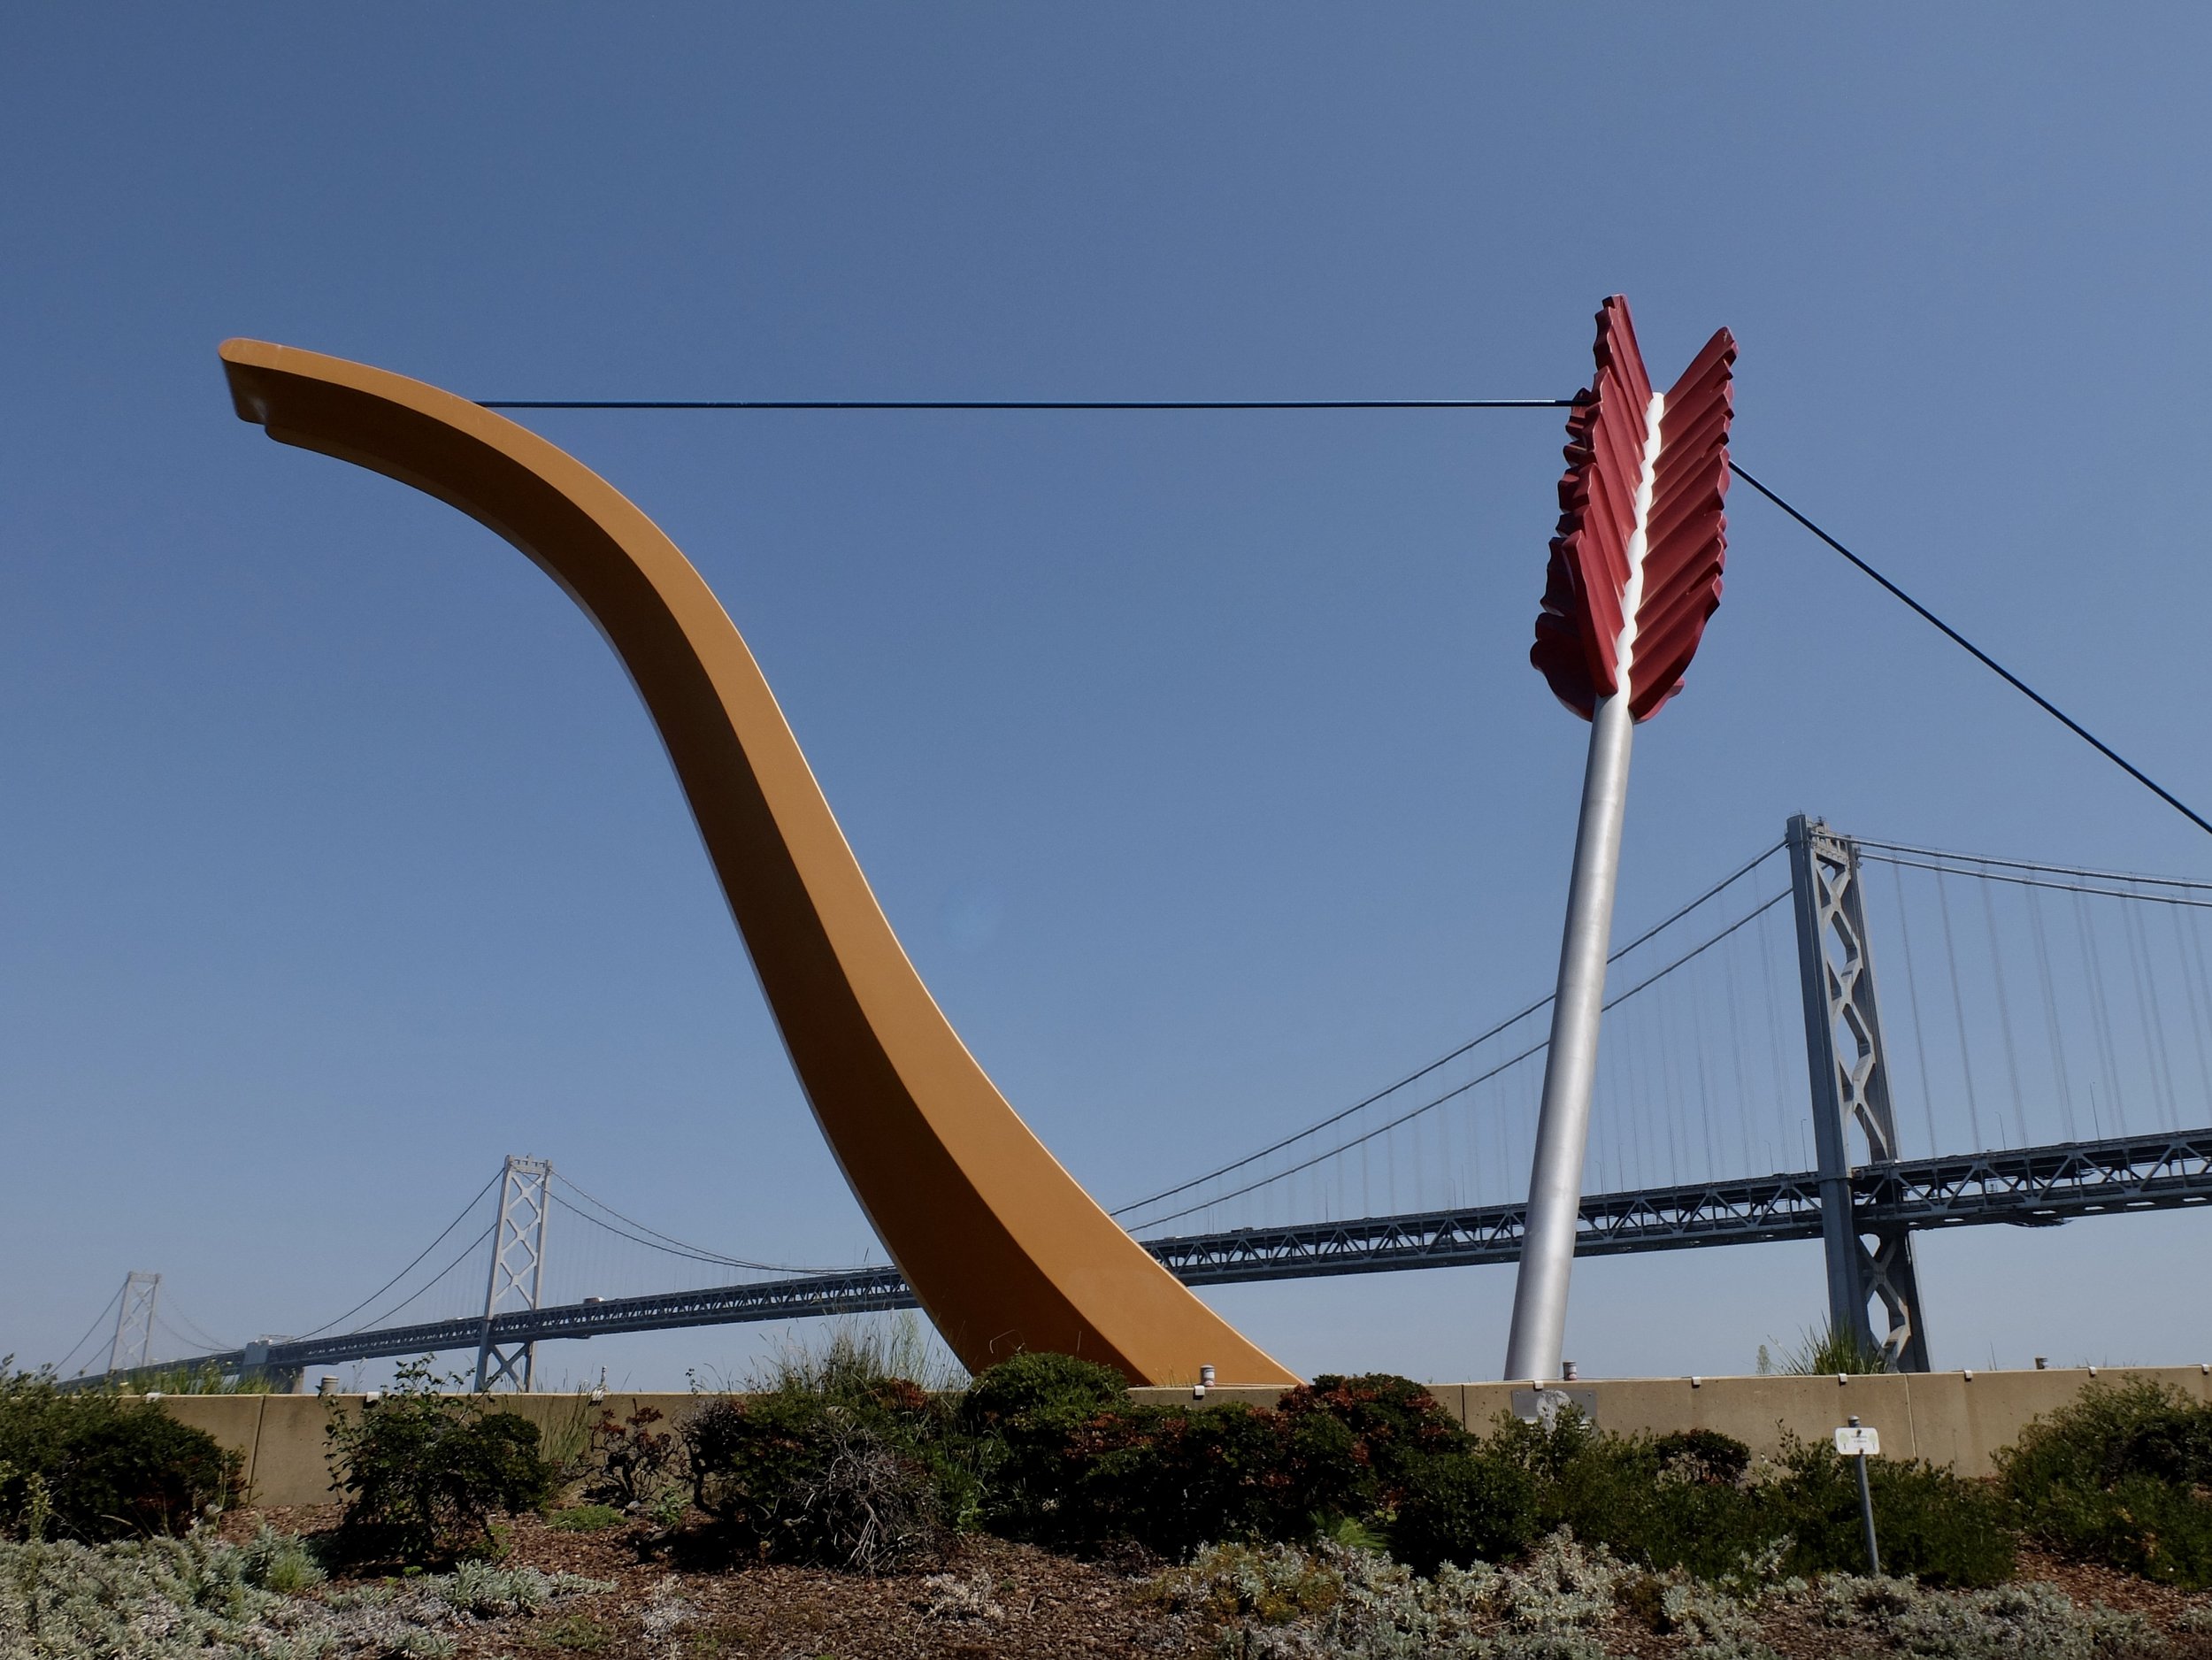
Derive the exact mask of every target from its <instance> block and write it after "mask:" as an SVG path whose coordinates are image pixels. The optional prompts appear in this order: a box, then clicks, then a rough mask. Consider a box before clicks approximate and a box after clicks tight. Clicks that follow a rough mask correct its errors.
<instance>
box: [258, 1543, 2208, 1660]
mask: <svg viewBox="0 0 2212 1660" xmlns="http://www.w3.org/2000/svg"><path fill="white" fill-rule="evenodd" d="M336 1520H337V1512H336V1510H334V1509H316V1510H264V1511H259V1512H255V1511H239V1512H234V1513H233V1514H231V1515H230V1516H228V1517H227V1518H225V1526H224V1532H225V1533H227V1534H232V1535H233V1536H237V1537H242V1536H244V1535H246V1534H249V1533H251V1532H252V1531H253V1528H254V1527H255V1526H257V1525H258V1524H259V1523H260V1522H262V1521H267V1522H269V1523H270V1524H272V1525H273V1526H275V1527H277V1528H278V1529H279V1530H280V1531H283V1532H288V1533H303V1534H313V1533H320V1532H323V1531H324V1530H326V1529H327V1528H329V1527H330V1526H333V1525H334V1523H335V1522H336ZM504 1526H506V1527H507V1528H508V1530H509V1531H508V1534H507V1540H508V1545H509V1554H508V1555H507V1556H505V1558H504V1559H503V1564H502V1565H506V1566H529V1567H534V1568H537V1569H540V1570H541V1571H542V1572H547V1573H563V1572H565V1573H574V1574H581V1575H583V1576H585V1577H587V1578H589V1579H605V1580H610V1581H611V1582H612V1585H613V1588H612V1589H611V1590H608V1591H603V1592H598V1593H595V1594H592V1595H586V1596H581V1597H578V1598H575V1599H572V1600H570V1601H567V1602H564V1603H563V1604H562V1605H561V1606H560V1607H559V1608H558V1609H557V1610H547V1611H544V1612H541V1613H540V1614H538V1615H536V1616H534V1617H516V1618H507V1619H496V1620H486V1621H482V1622H480V1623H478V1624H475V1625H468V1626H464V1627H461V1628H459V1630H457V1631H456V1632H453V1633H452V1634H454V1635H455V1636H456V1637H457V1641H458V1649H457V1656H456V1660H554V1657H555V1656H562V1655H587V1656H601V1657H602V1660H1104V1657H1106V1656H1132V1657H1133V1660H1135V1657H1142V1660H1177V1657H1179V1656H1207V1655H1210V1654H1212V1653H1213V1652H1214V1640H1213V1633H1210V1632H1209V1631H1206V1630H1204V1629H1202V1628H1200V1627H1198V1626H1196V1625H1194V1624H1193V1623H1192V1622H1190V1621H1188V1620H1187V1619H1185V1618H1181V1617H1179V1616H1177V1615H1174V1614H1172V1613H1171V1612H1169V1611H1168V1610H1164V1609H1163V1608H1162V1607H1161V1606H1159V1605H1158V1604H1157V1603H1156V1602H1153V1601H1151V1600H1149V1599H1148V1598H1147V1597H1146V1596H1145V1595H1143V1593H1144V1590H1145V1587H1146V1586H1147V1585H1148V1583H1149V1582H1150V1580H1151V1579H1152V1578H1153V1576H1154V1575H1155V1574H1156V1572H1158V1571H1159V1569H1160V1567H1161V1566H1162V1564H1160V1563H1159V1562H1157V1561H1156V1560H1153V1559H1149V1558H1147V1557H1144V1556H1141V1555H1133V1556H1129V1557H1126V1558H1121V1559H1106V1560H1090V1561H1087V1560H1081V1559H1078V1558H1073V1557H1069V1556H1056V1555H1054V1554H1052V1553H1050V1552H1048V1551H1044V1550H1040V1549H1036V1548H1034V1547H1033V1546H1029V1545H1018V1544H1011V1543H1009V1542H1007V1541H1004V1540H999V1539H992V1538H989V1537H987V1536H983V1535H970V1536H968V1537H965V1538H964V1539H962V1540H961V1541H958V1543H957V1545H956V1548H955V1549H954V1552H953V1554H952V1556H950V1557H949V1559H948V1560H947V1561H945V1562H944V1563H942V1564H937V1565H935V1566H933V1567H932V1568H928V1569H924V1570H917V1571H915V1572H905V1573H896V1574H887V1575H885V1576H884V1577H882V1578H879V1579H870V1578H866V1577H864V1576H861V1575H856V1574H843V1573H832V1572H821V1571H818V1570H813V1569H805V1568H791V1567H782V1566H778V1565H775V1564H761V1563H745V1562H736V1563H733V1562H728V1561H726V1560H722V1561H714V1560H700V1559H698V1558H697V1556H696V1555H695V1554H694V1555H693V1556H691V1557H689V1558H688V1559H687V1558H684V1557H672V1556H670V1555H669V1554H668V1553H667V1552H666V1551H665V1550H664V1549H656V1548H655V1546H654V1544H653V1541H652V1538H651V1534H650V1532H649V1530H648V1529H646V1528H644V1527H642V1526H631V1525H627V1524H626V1525H623V1526H617V1527H612V1528H609V1529H607V1530H605V1531H604V1532H601V1533H571V1532H566V1531H564V1530H561V1529H557V1528H554V1527H551V1526H548V1525H547V1523H546V1522H545V1520H544V1519H543V1518H540V1517H534V1516H533V1517H518V1518H514V1519H513V1520H512V1521H511V1522H510V1523H507V1524H504ZM2021 1570H2022V1574H2023V1577H2024V1578H2030V1579H2045V1580H2048V1581H2050V1582H2051V1583H2052V1584H2054V1585H2055V1586H2056V1587H2058V1588H2059V1589H2060V1590H2062V1591H2063V1592H2064V1593H2065V1594H2066V1595H2068V1596H2069V1597H2070V1598H2071V1599H2073V1601H2074V1602H2076V1603H2078V1604H2080V1605H2082V1606H2084V1607H2086V1606H2088V1605H2090V1604H2093V1603H2099V1602H2101V1603H2103V1604H2104V1605H2105V1606H2106V1607H2108V1608H2113V1609H2118V1610H2124V1611H2127V1612H2131V1613H2139V1614H2142V1615H2144V1616H2146V1617H2147V1618H2148V1619H2149V1620H2150V1621H2151V1622H2152V1623H2153V1624H2154V1625H2156V1626H2157V1627H2158V1628H2159V1629H2160V1630H2162V1631H2168V1632H2170V1631H2172V1630H2173V1628H2174V1622H2175V1621H2176V1619H2177V1618H2179V1617H2180V1616H2181V1615H2183V1614H2184V1613H2185V1612H2187V1611H2189V1610H2193V1609H2202V1608H2205V1607H2207V1606H2212V1596H2207V1595H2204V1594H2202V1593H2195V1594H2192V1593H2188V1592H2184V1591H2177V1590H2174V1589H2172V1588H2171V1587H2166V1586H2160V1585H2154V1584H2152V1583H2150V1582H2148V1581H2147V1580H2144V1579H2136V1578H2134V1577H2133V1576H2131V1575H2129V1574H2124V1573H2119V1572H2114V1571H2113V1570H2110V1569H2106V1568H2098V1567H2089V1566H2084V1565H2082V1564H2076V1563H2069V1562H2061V1561H2059V1560H2057V1559H2055V1558H2053V1557H2049V1556H2041V1555H2039V1554H2037V1553H2035V1552H2032V1551H2028V1552H2024V1553H2023V1554H2022V1557H2021ZM672 1608H679V1609H680V1610H681V1618H679V1619H677V1620H675V1621H673V1622H670V1621H669V1620H668V1618H667V1612H668V1610H670V1609H672ZM449 1629H450V1628H449ZM1763 1635H1764V1636H1765V1639H1766V1641H1768V1642H1770V1644H1772V1645H1773V1646H1774V1648H1776V1649H1778V1651H1779V1652H1780V1653H1782V1654H1783V1655H1785V1656H1792V1660H1798V1657H1799V1656H1802V1657H1803V1660H1816V1657H1821V1660H1824V1657H1825V1656H1838V1655H1842V1654H1846V1653H1857V1652H1863V1650H1858V1649H1854V1648H1850V1647H1849V1645H1848V1642H1847V1640H1846V1642H1845V1646H1843V1647H1840V1648H1839V1635H1840V1634H1839V1633H1835V1632H1832V1631H1824V1630H1820V1629H1817V1628H1815V1627H1811V1626H1809V1625H1808V1626H1800V1625H1791V1624H1789V1623H1786V1622H1783V1623H1778V1624H1774V1625H1770V1626H1769V1627H1768V1629H1766V1630H1765V1632H1764V1633H1763ZM1601 1637H1602V1641H1604V1642H1605V1644H1606V1646H1607V1648H1609V1649H1610V1650H1611V1651H1613V1652H1615V1653H1617V1654H1621V1655H1624V1656H1630V1655H1632V1656H1651V1657H1653V1660H1657V1657H1658V1656H1673V1655H1676V1654H1678V1653H1679V1651H1680V1649H1681V1647H1682V1644H1681V1642H1680V1641H1678V1640H1676V1639H1671V1638H1668V1637H1661V1636H1656V1635H1655V1634H1654V1633H1651V1632H1650V1631H1649V1630H1647V1629H1646V1628H1644V1627H1642V1626H1641V1625H1639V1624H1637V1623H1636V1622H1634V1621H1632V1620H1631V1619H1629V1618H1626V1617H1625V1616H1624V1617H1623V1618H1620V1619H1618V1620H1617V1621H1615V1622H1614V1625H1613V1627H1612V1628H1611V1629H1609V1630H1608V1631H1606V1632H1604V1633H1601ZM2170 1653H2171V1655H2172V1656H2174V1660H2193V1657H2197V1656H2202V1657H2203V1660H2212V1636H2200V1635H2185V1636H2177V1638H2175V1639H2174V1647H2173V1648H2172V1649H2171V1650H2170Z"/></svg>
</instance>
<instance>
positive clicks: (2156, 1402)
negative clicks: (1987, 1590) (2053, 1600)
mask: <svg viewBox="0 0 2212 1660" xmlns="http://www.w3.org/2000/svg"><path fill="white" fill-rule="evenodd" d="M1998 1469H1999V1479H2000V1480H2001V1483H2002V1484H2003V1487H2004V1490H2005V1493H2006V1495H2007V1496H2008V1498H2009V1499H2010V1500H2011V1502H2012V1503H2013V1505H2014V1506H2015V1507H2016V1511H2017V1514H2018V1516H2019V1518H2020V1523H2021V1526H2023V1527H2024V1529H2025V1530H2026V1531H2027V1532H2028V1533H2029V1534H2030V1535H2031V1536H2032V1537H2033V1538H2034V1539H2036V1540H2037V1541H2039V1543H2041V1544H2043V1545H2045V1546H2047V1548H2049V1549H2053V1550H2055V1551H2059V1552H2061V1553H2062V1554H2064V1555H2067V1556H2076V1557H2079V1558H2084V1559H2086V1560H2089V1561H2093V1562H2102V1563H2107V1564H2110V1565H2111V1566H2113V1567H2116V1568H2124V1569H2125V1570H2127V1571H2128V1572H2131V1573H2139V1574H2142V1575H2144V1576H2145V1577H2146V1578H2147V1579H2158V1580H2162V1581H2164V1582H2165V1583H2167V1584H2170V1585H2179V1586H2186V1587H2191V1588H2193V1589H2199V1590H2201V1589H2205V1588H2208V1587H2212V1406H2207V1405H2203V1404H2200V1403H2196V1402H2193V1401H2191V1400H2189V1399H2188V1398H2187V1397H2186V1396H2185V1395H2182V1394H2180V1393H2179V1392H2178V1391H2177V1390H2175V1389H2173V1388H2171V1387H2168V1386H2166V1385H2163V1384H2160V1383H2157V1382H2154V1381H2153V1380H2151V1379H2140V1380H2137V1381H2134V1382H2130V1383H2124V1384H2120V1385H2117V1386H2115V1385H2111V1384H2106V1383H2093V1384H2091V1385H2090V1386H2089V1387H2087V1388H2085V1389H2084V1390H2083V1391H2082V1393H2081V1395H2080V1396H2079V1397H2078V1399H2077V1400H2076V1401H2075V1402H2074V1403H2072V1404H2071V1405H2070V1406H2068V1407H2066V1408H2064V1409H2063V1410H2060V1411H2058V1412H2055V1413H2053V1414H2052V1415H2051V1416H2050V1417H2048V1418H2039V1419H2037V1420H2036V1421H2035V1422H2034V1423H2032V1424H2031V1425H2029V1426H2028V1427H2027V1429H2026V1430H2025V1431H2024V1433H2022V1435H2021V1437H2020V1439H2019V1441H2017V1442H2016V1443H2015V1444H2014V1445H2013V1446H2012V1447H2010V1448H2008V1449H2006V1450H2005V1451H2003V1452H2001V1453H2000V1454H1999V1455H1998Z"/></svg>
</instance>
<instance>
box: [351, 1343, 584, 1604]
mask: <svg viewBox="0 0 2212 1660" xmlns="http://www.w3.org/2000/svg"><path fill="white" fill-rule="evenodd" d="M441 1381H447V1382H458V1381H459V1379H457V1378H454V1379H439V1378H438V1377H437V1376H436V1375H435V1374H434V1372H432V1370H431V1367H430V1363H429V1362H428V1361H414V1362H410V1363H409V1364H406V1365H403V1366H401V1367H400V1368H399V1369H398V1379H397V1381H396V1384H395V1386H394V1387H392V1388H390V1389H388V1390H387V1391H386V1392H385V1393H384V1395H383V1398H382V1399H381V1400H380V1401H378V1402H376V1403H373V1404H372V1405H366V1406H364V1407H363V1408H362V1409H361V1410H360V1411H359V1412H358V1414H357V1415H353V1416H345V1415H342V1414H341V1413H339V1412H337V1411H335V1410H334V1412H333V1413H332V1416H331V1418H330V1420H329V1422H328V1423H327V1424H326V1426H324V1433H325V1436H326V1439H327V1441H328V1456H329V1459H330V1466H331V1472H332V1474H333V1476H334V1478H335V1479H336V1483H337V1485H338V1487H339V1488H340V1489H341V1490H342V1492H343V1493H344V1494H345V1495H346V1500H345V1511H344V1514H343V1515H342V1518H340V1521H339V1525H338V1529H337V1533H336V1534H335V1535H334V1541H333V1543H334V1549H336V1550H337V1552H338V1553H339V1554H340V1555H341V1556H343V1557H345V1558H346V1559H348V1560H350V1561H356V1562H388V1563H395V1564H427V1563H449V1562H453V1561H456V1560H458V1559H460V1558H463V1557H465V1556H480V1555H483V1554H485V1553H487V1552H488V1551H489V1550H490V1549H492V1548H493V1546H494V1544H495V1539H494V1535H493V1533H492V1518H493V1517H494V1516H495V1515H496V1514H498V1513H500V1512H502V1511H507V1512H512V1511H517V1510H535V1509H537V1508H538V1507H540V1506H541V1505H542V1504H543V1503H544V1502H545V1501H546V1499H547V1497H548V1495H549V1492H550V1490H551V1487H552V1483H553V1476H554V1472H553V1469H552V1467H551V1465H550V1464H549V1463H548V1462H547V1461H546V1459H545V1458H544V1457H543V1456H541V1454H540V1452H539V1448H538V1427H537V1426H536V1425H534V1424H533V1423H531V1422H530V1421H529V1420H528V1419H527V1418H523V1417H521V1416H519V1415H518V1414H517V1413H513V1412H503V1411H495V1410H493V1408H492V1406H491V1404H490V1403H489V1402H488V1400H487V1399H486V1398H485V1397H483V1396H481V1395H449V1394H443V1393H441V1392H440V1390H439V1387H438V1385H439V1383H440V1382H441Z"/></svg>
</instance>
